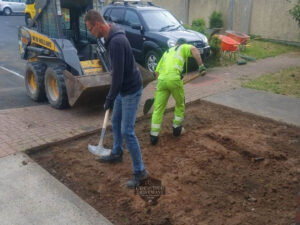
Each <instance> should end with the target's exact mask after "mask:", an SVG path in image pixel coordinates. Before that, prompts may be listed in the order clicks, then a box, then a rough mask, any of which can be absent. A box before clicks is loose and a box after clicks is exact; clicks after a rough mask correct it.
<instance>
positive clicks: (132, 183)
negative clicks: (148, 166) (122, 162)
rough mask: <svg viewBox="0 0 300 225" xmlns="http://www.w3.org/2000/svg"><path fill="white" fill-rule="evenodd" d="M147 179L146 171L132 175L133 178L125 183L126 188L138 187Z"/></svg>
mask: <svg viewBox="0 0 300 225" xmlns="http://www.w3.org/2000/svg"><path fill="white" fill-rule="evenodd" d="M148 177H149V173H148V171H147V170H143V171H141V172H138V173H135V174H133V178H132V179H131V180H129V181H128V182H127V187H128V188H135V187H138V186H139V185H140V184H141V182H142V181H143V180H146V179H147V178H148Z"/></svg>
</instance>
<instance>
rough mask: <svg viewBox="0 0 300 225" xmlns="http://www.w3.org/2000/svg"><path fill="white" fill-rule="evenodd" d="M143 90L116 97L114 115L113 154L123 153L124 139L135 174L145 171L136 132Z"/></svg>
mask: <svg viewBox="0 0 300 225" xmlns="http://www.w3.org/2000/svg"><path fill="white" fill-rule="evenodd" d="M142 91H143V89H142V88H141V89H140V90H139V91H137V92H136V93H133V94H130V95H126V96H121V95H120V94H119V95H118V96H117V97H116V99H115V103H114V109H113V114H112V130H113V135H114V145H113V149H112V153H111V154H120V153H123V139H125V143H126V145H127V148H128V150H129V153H130V155H131V158H132V163H133V171H134V173H137V172H140V171H143V170H144V169H145V167H144V163H143V159H142V154H141V148H140V145H139V141H138V139H137V137H136V135H135V132H134V125H135V120H136V113H137V110H138V107H139V103H140V99H141V96H142Z"/></svg>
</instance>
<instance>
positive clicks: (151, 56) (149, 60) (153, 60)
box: [145, 50, 159, 72]
mask: <svg viewBox="0 0 300 225" xmlns="http://www.w3.org/2000/svg"><path fill="white" fill-rule="evenodd" d="M158 61H159V55H158V54H157V53H156V52H155V51H153V50H151V51H149V52H148V53H147V54H146V57H145V66H146V68H147V69H148V70H149V71H151V72H155V69H156V66H157V64H158Z"/></svg>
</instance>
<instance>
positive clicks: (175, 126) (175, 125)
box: [173, 123, 181, 128]
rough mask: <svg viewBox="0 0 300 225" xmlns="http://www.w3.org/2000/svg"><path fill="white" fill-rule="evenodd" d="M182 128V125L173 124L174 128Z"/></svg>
mask: <svg viewBox="0 0 300 225" xmlns="http://www.w3.org/2000/svg"><path fill="white" fill-rule="evenodd" d="M180 126H181V124H180V125H177V124H175V123H173V127H174V128H177V127H180Z"/></svg>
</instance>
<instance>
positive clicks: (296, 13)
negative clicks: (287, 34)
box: [289, 0, 300, 28]
mask: <svg viewBox="0 0 300 225" xmlns="http://www.w3.org/2000/svg"><path fill="white" fill-rule="evenodd" d="M289 13H290V14H291V15H292V17H293V18H294V20H296V22H297V23H298V26H299V28H300V0H298V2H297V4H296V5H295V6H294V7H293V8H292V9H290V10H289Z"/></svg>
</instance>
